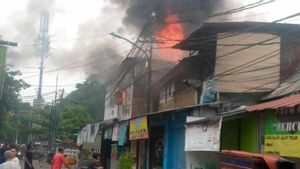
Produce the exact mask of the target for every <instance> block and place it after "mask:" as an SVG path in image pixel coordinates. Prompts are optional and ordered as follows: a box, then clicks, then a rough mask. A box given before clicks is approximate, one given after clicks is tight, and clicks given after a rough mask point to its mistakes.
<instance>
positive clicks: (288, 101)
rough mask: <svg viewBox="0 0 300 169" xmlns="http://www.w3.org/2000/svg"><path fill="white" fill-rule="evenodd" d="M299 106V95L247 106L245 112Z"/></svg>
mask: <svg viewBox="0 0 300 169" xmlns="http://www.w3.org/2000/svg"><path fill="white" fill-rule="evenodd" d="M299 104H300V94H295V95H292V96H289V97H284V98H281V99H277V100H273V101H269V102H265V103H260V104H256V105H251V106H247V107H246V110H247V111H248V112H254V111H261V110H266V109H278V108H282V107H294V106H296V105H299Z"/></svg>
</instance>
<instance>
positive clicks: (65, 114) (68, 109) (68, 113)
mask: <svg viewBox="0 0 300 169" xmlns="http://www.w3.org/2000/svg"><path fill="white" fill-rule="evenodd" d="M60 113H61V114H60V120H59V123H58V136H59V138H60V139H72V138H74V134H75V133H77V132H78V131H79V130H80V129H81V128H82V127H83V126H85V125H86V124H88V123H90V122H91V118H90V115H89V114H88V113H87V108H86V107H84V106H81V105H74V104H70V105H65V106H64V107H63V108H62V110H61V111H60Z"/></svg>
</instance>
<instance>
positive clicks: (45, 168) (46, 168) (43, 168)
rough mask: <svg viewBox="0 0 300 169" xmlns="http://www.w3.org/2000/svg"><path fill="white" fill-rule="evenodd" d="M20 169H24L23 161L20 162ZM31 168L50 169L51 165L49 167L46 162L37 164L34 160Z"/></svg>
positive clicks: (74, 167) (75, 167)
mask: <svg viewBox="0 0 300 169" xmlns="http://www.w3.org/2000/svg"><path fill="white" fill-rule="evenodd" d="M20 165H21V169H24V160H20ZM33 167H34V169H51V165H49V164H48V163H46V162H39V161H36V160H33ZM63 168H64V166H63ZM71 168H72V169H78V167H77V166H75V165H74V166H71Z"/></svg>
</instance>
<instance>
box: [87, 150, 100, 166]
mask: <svg viewBox="0 0 300 169" xmlns="http://www.w3.org/2000/svg"><path fill="white" fill-rule="evenodd" d="M92 157H93V161H92V163H90V164H89V165H88V168H87V169H100V155H99V154H96V153H95V154H93V155H92Z"/></svg>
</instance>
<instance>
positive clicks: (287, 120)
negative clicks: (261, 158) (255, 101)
mask: <svg viewBox="0 0 300 169" xmlns="http://www.w3.org/2000/svg"><path fill="white" fill-rule="evenodd" d="M295 109H296V108H295ZM287 112H289V113H287ZM264 145H265V147H264V150H265V153H266V154H274V155H280V156H288V157H300V151H299V150H300V113H297V111H284V112H283V111H280V110H278V111H277V112H276V113H272V112H267V113H265V144H264Z"/></svg>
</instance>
